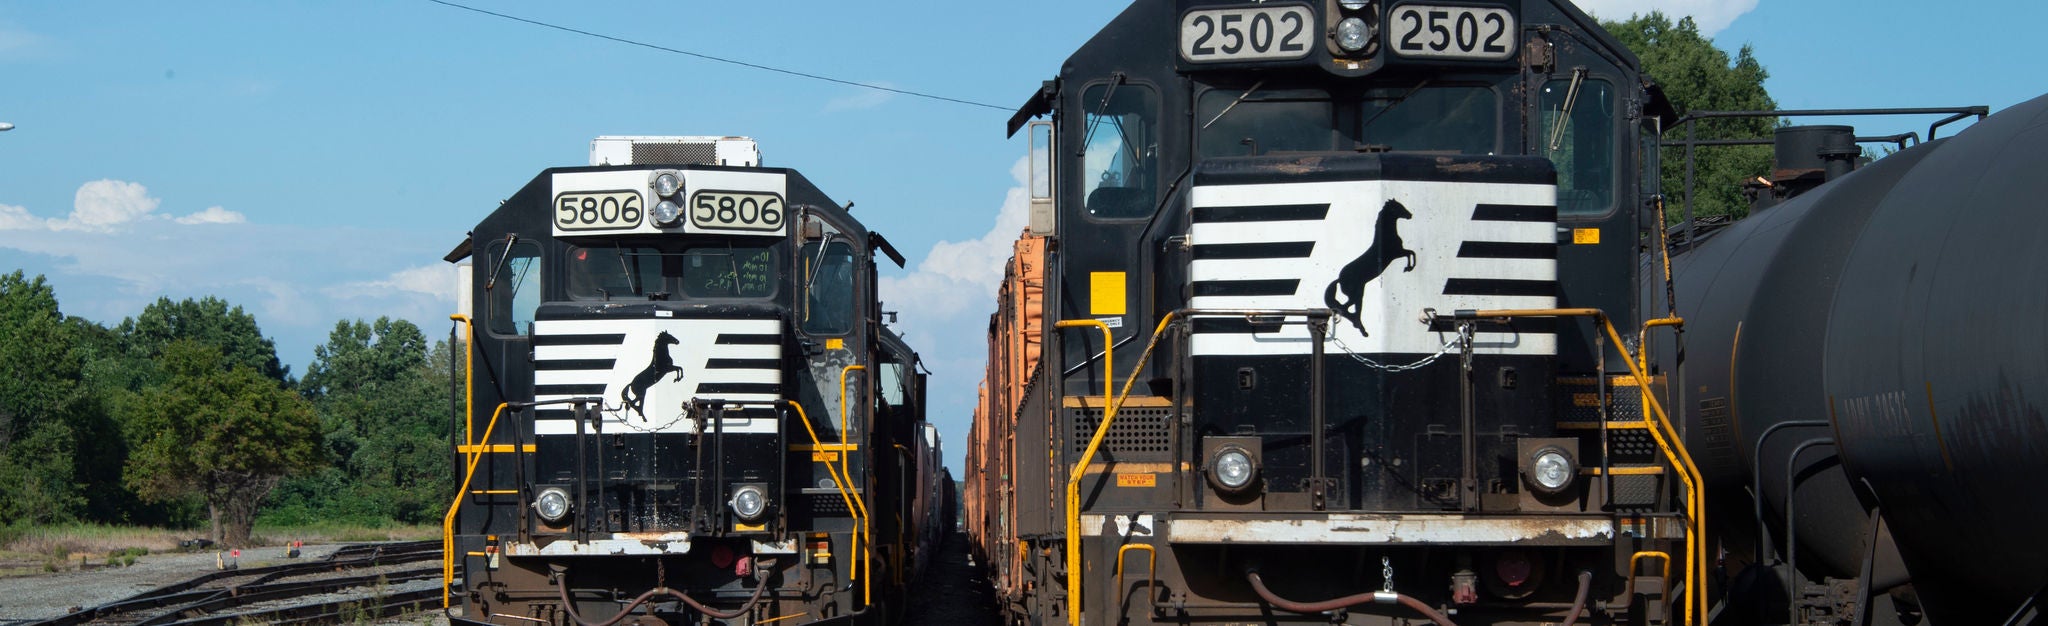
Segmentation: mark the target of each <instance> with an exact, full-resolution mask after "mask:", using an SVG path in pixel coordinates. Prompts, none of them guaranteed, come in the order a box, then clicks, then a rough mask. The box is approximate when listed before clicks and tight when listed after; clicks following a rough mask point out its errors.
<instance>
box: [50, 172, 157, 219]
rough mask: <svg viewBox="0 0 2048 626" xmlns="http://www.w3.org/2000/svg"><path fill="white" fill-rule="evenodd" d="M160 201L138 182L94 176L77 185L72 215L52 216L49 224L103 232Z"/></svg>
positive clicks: (145, 211) (142, 215) (146, 212)
mask: <svg viewBox="0 0 2048 626" xmlns="http://www.w3.org/2000/svg"><path fill="white" fill-rule="evenodd" d="M159 204H162V201H161V200H158V199H156V198H152V197H150V196H149V189H148V188H145V187H143V186H142V184H141V183H131V182H125V181H118V180H113V179H101V180H95V181H92V182H89V183H86V184H83V185H79V186H78V194H77V195H76V196H75V198H74V199H73V201H72V208H71V217H69V218H67V219H64V220H51V221H50V228H51V229H52V230H89V231H98V232H106V231H109V230H112V229H113V228H114V227H115V226H117V225H120V224H124V223H127V222H131V221H134V220H137V219H140V218H142V217H144V216H147V215H149V213H150V212H151V211H155V210H156V207H157V205H159Z"/></svg>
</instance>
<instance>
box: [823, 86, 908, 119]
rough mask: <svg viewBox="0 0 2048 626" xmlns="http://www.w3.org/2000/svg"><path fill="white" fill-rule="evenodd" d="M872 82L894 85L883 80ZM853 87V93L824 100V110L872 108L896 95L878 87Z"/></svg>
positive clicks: (831, 111)
mask: <svg viewBox="0 0 2048 626" xmlns="http://www.w3.org/2000/svg"><path fill="white" fill-rule="evenodd" d="M873 84H876V85H880V86H883V87H890V88H894V87H895V85H892V84H889V83H885V82H877V83H873ZM853 89H854V92H853V93H850V94H846V95H843V96H839V97H837V98H833V99H831V100H826V101H825V112H826V113H836V112H839V111H858V110H861V109H872V108H875V107H878V106H882V104H883V103H885V102H888V101H889V100H890V99H892V98H894V97H896V94H895V93H893V92H888V91H882V90H880V89H868V88H865V87H854V88H853Z"/></svg>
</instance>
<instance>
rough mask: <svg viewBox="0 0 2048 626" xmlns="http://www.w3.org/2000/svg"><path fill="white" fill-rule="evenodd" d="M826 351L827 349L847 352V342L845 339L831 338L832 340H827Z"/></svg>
mask: <svg viewBox="0 0 2048 626" xmlns="http://www.w3.org/2000/svg"><path fill="white" fill-rule="evenodd" d="M825 349H826V350H845V349H846V340H845V339H843V338H840V337H833V338H831V339H826V340H825Z"/></svg>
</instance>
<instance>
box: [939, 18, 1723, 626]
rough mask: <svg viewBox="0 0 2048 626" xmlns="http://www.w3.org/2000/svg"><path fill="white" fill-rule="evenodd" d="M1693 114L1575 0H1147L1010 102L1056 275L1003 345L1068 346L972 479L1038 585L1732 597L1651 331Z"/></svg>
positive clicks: (1663, 603) (1664, 599)
mask: <svg viewBox="0 0 2048 626" xmlns="http://www.w3.org/2000/svg"><path fill="white" fill-rule="evenodd" d="M1048 114H1049V115H1050V118H1051V119H1050V120H1049V121H1037V122H1033V121H1031V120H1032V119H1033V118H1035V117H1039V116H1044V115H1048ZM1669 119H1671V116H1670V112H1669V109H1668V106H1667V105H1665V104H1664V102H1663V99H1662V98H1661V96H1660V95H1659V93H1658V92H1657V91H1656V90H1655V89H1654V87H1653V86H1651V85H1650V84H1649V83H1648V82H1647V81H1646V80H1645V78H1644V77H1643V76H1642V75H1641V70H1640V67H1639V63H1638V62H1637V60H1636V59H1635V57H1634V56H1633V55H1632V54H1631V53H1630V52H1629V51H1628V50H1626V49H1624V48H1623V47H1622V46H1620V45H1619V44H1618V43H1617V42H1616V41H1615V40H1614V39H1613V38H1612V37H1611V36H1610V35H1609V34H1608V33H1605V32H1603V31H1602V30H1601V29H1600V28H1599V26H1598V25H1597V22H1596V21H1595V20H1593V19H1592V18H1590V17H1588V16H1587V15H1586V14H1584V13H1582V12H1580V11H1579V10H1578V9H1577V8H1575V7H1573V6H1572V5H1571V4H1570V3H1569V2H1564V1H1562V0H1520V1H1506V2H1435V1H1425V0H1398V1H1388V0H1318V1H1313V2H1286V1H1283V2H1251V1H1208V0H1141V1H1139V2H1136V3H1134V4H1133V5H1131V7H1130V8H1128V9H1126V10H1125V11H1124V12H1123V14H1121V15H1119V16H1118V17H1117V18H1115V20H1114V21H1112V22H1111V23H1110V24H1108V25H1107V26H1106V27H1104V28H1103V29H1102V31H1101V32H1099V33H1098V34H1096V35H1095V37H1094V38H1093V39H1091V40H1089V41H1088V42H1087V43H1086V44H1085V45H1084V46H1082V47H1081V49H1080V50H1078V51H1076V52H1075V53H1074V54H1073V56H1072V57H1070V58H1068V59H1067V61H1066V63H1065V64H1064V65H1062V66H1061V70H1060V73H1059V76H1058V78H1057V79H1056V80H1053V81H1048V82H1046V83H1045V84H1044V85H1043V86H1042V88H1041V89H1040V90H1039V91H1038V92H1037V93H1036V94H1034V95H1033V96H1032V97H1031V99H1030V101H1029V102H1028V103H1027V104H1026V105H1025V106H1024V108H1023V109H1022V110H1020V111H1019V112H1018V114H1017V116H1016V117H1014V118H1013V119H1012V121H1011V124H1010V126H1011V132H1013V133H1014V132H1017V131H1018V130H1020V129H1023V128H1024V127H1026V126H1030V127H1031V131H1030V132H1031V133H1033V135H1032V145H1033V147H1034V154H1036V155H1038V156H1039V157H1040V158H1038V159H1037V161H1036V163H1035V167H1034V173H1036V174H1038V175H1039V178H1038V179H1035V180H1034V181H1033V187H1034V206H1033V214H1032V217H1033V221H1032V228H1031V233H1030V234H1031V235H1034V236H1041V237H1044V238H1045V240H1044V241H1043V242H1042V243H1040V242H1027V243H1026V244H1020V250H1022V249H1025V248H1035V247H1039V246H1041V245H1042V247H1043V249H1044V250H1045V252H1044V260H1043V262H1042V263H1037V262H1023V261H1022V260H1021V259H1020V261H1019V262H1018V263H1017V264H1016V267H1015V268H1013V271H1021V272H1023V273H1024V275H1023V276H1022V277H1021V278H1020V279H1019V280H1017V281H1015V282H1016V283H1017V284H1019V285H1030V286H1031V287H1030V288H1042V289H1043V294H1044V296H1043V305H1042V306H1041V307H1038V308H1036V309H1035V310H1034V309H1027V308H1025V307H1019V306H1013V304H1012V303H1013V301H1012V300H1005V303H1004V304H1003V305H1002V307H1003V308H1002V309H1001V310H1000V311H999V313H998V319H997V320H996V323H995V324H993V325H992V332H995V333H997V334H1005V333H1021V334H1023V335H1026V336H1027V338H1026V339H1024V340H1022V341H1021V342H1019V341H1009V340H1007V339H1005V338H1004V337H992V342H991V343H992V345H998V344H1014V345H1026V344H1030V347H1031V348H1033V349H1034V350H1035V348H1036V346H1037V345H1042V346H1043V355H1044V356H1043V358H1042V359H1039V360H1037V361H1031V360H1029V359H1026V360H1024V361H1021V362H1019V361H1017V360H1016V359H1015V358H1012V357H1014V355H1016V354H1024V353H1028V354H1034V355H1035V354H1037V352H1024V353H1020V352H1015V351H1011V352H1006V353H1005V354H1006V355H1007V356H1005V357H1004V359H1005V360H1000V361H1001V362H998V361H999V360H996V359H992V361H991V373H990V378H989V380H988V383H987V384H988V388H989V389H990V390H991V392H990V397H991V398H994V399H993V400H988V401H985V402H984V405H983V407H982V413H981V415H980V416H979V417H978V419H979V420H980V422H979V423H977V425H976V430H975V434H974V435H973V437H972V440H971V441H970V448H971V449H970V452H969V454H970V459H972V460H971V462H970V468H969V472H970V475H969V476H968V477H967V484H968V491H969V493H968V498H969V501H970V519H969V520H968V527H969V530H970V532H972V533H974V534H975V535H976V538H977V545H978V546H979V549H980V550H981V551H982V553H983V554H984V557H985V558H986V559H988V560H989V561H991V562H992V563H994V564H995V565H996V566H997V569H996V576H997V581H996V584H997V586H998V588H999V591H1000V593H1001V595H1002V596H1003V598H1004V600H1005V601H1006V603H1007V608H1008V610H1009V611H1010V613H1011V614H1012V615H1013V616H1015V617H1016V618H1017V619H1019V620H1022V621H1028V622H1030V623H1056V622H1066V623H1070V624H1082V623H1085V624H1118V623H1143V624H1149V623H1205V622H1224V623H1253V622H1256V623H1278V622H1289V623H1294V622H1299V623H1350V624H1395V623H1409V621H1410V620H1414V619H1428V620H1432V621H1435V622H1437V623H1450V622H1451V621H1452V620H1453V619H1455V620H1456V621H1457V623H1465V624H1472V623H1498V624H1538V623H1559V622H1567V623H1568V622H1574V621H1581V622H1600V623H1611V622H1619V621H1636V622H1646V623H1668V622H1675V621H1682V620H1690V621H1697V620H1701V619H1704V604H1703V603H1702V599H1703V596H1704V594H1702V593H1700V592H1699V589H1700V587H1701V584H1700V582H1699V581H1701V580H1703V579H1704V578H1705V574H1704V568H1705V564H1706V562H1707V561H1708V560H1709V559H1711V558H1712V555H1710V554H1707V553H1705V551H1704V544H1703V543H1702V538H1703V533H1702V532H1701V528H1700V523H1701V521H1702V520H1703V516H1702V515H1701V514H1700V509H1699V508H1698V507H1699V505H1700V503H1701V501H1702V500H1701V498H1700V492H1699V490H1698V489H1697V479H1698V476H1697V474H1696V472H1695V471H1694V470H1693V468H1692V466H1691V463H1690V461H1689V460H1688V458H1687V454H1686V452H1685V450H1684V448H1682V447H1680V444H1679V441H1678V436H1677V433H1676V431H1675V429H1674V428H1673V427H1672V425H1671V424H1670V423H1669V422H1667V421H1665V420H1663V419H1662V415H1661V413H1660V411H1659V410H1658V406H1657V404H1656V403H1655V402H1654V398H1650V397H1646V395H1645V393H1646V392H1645V389H1644V388H1645V386H1654V385H1656V384H1659V383H1661V382H1662V380H1663V379H1662V378H1654V379H1653V378H1651V377H1650V375H1649V374H1647V373H1646V372H1644V371H1642V367H1641V366H1642V363H1641V362H1640V360H1639V359H1640V351H1639V349H1638V345H1637V344H1639V343H1640V337H1641V336H1642V335H1643V333H1644V332H1645V331H1646V330H1648V327H1649V326H1652V325H1655V324H1670V323H1675V322H1674V321H1669V320H1667V321H1662V322H1655V324H1653V323H1652V322H1653V320H1652V319H1650V318H1652V317H1654V316H1656V315H1657V314H1659V313H1661V312H1662V311H1661V310H1660V309H1646V308H1644V307H1643V303H1642V302H1640V301H1639V298H1638V296H1637V293H1638V289H1637V284H1638V278H1639V264H1638V258H1639V254H1640V253H1641V252H1642V251H1643V250H1645V247H1644V246H1645V243H1644V242H1645V241H1648V240H1651V239H1652V238H1653V236H1654V235H1655V234H1657V233H1658V232H1659V231H1658V230H1657V229H1656V228H1654V227H1652V226H1651V225H1652V224H1653V223H1654V222H1655V220H1656V219H1657V218H1656V206H1657V205H1656V204H1654V203H1653V202H1650V201H1651V200H1652V199H1653V198H1654V196H1655V194H1656V191H1657V183H1656V180H1655V179H1654V176H1655V172H1656V171H1657V167H1656V163H1655V156H1656V155H1655V152H1656V148H1655V146H1656V142H1657V141H1658V138H1659V128H1660V127H1659V124H1660V123H1661V122H1663V121H1667V120H1669ZM1016 268H1023V269H1021V270H1020V269H1016ZM1657 269H1658V271H1656V274H1657V275H1659V276H1661V275H1662V272H1661V268H1657ZM1022 289H1024V288H1020V290H1022ZM1006 293H1007V292H1006ZM1006 297H1008V296H1006ZM1041 318H1042V320H1043V322H1042V323H1040V322H1039V321H1038V320H1039V319H1041ZM1004 380H1022V381H1023V382H1021V383H1019V384H1018V385H1017V386H1018V387H1019V389H1017V390H1016V391H1015V392H1014V393H1013V392H1011V391H1008V390H1005V389H1004V386H1005V385H1006V384H1007V383H1004V382H1001V381H1004ZM1106 387H1107V389H1105V388H1106ZM1047 459H1050V460H1051V461H1052V463H1050V464H1049V465H1048V464H1047V463H1045V462H1044V461H1045V460H1047Z"/></svg>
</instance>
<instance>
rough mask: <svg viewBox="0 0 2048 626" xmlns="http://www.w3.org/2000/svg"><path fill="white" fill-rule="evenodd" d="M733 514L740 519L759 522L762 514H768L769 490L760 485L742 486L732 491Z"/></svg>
mask: <svg viewBox="0 0 2048 626" xmlns="http://www.w3.org/2000/svg"><path fill="white" fill-rule="evenodd" d="M727 504H730V505H732V512H733V513H736V514H738V515H739V516H740V519H743V520H746V521H749V522H757V521H760V520H761V514H763V513H766V512H768V490H766V489H762V488H761V486H760V485H740V486H739V487H737V488H734V489H733V490H732V501H731V502H729V503H727Z"/></svg>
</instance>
